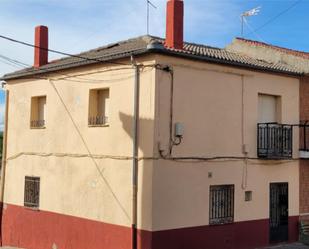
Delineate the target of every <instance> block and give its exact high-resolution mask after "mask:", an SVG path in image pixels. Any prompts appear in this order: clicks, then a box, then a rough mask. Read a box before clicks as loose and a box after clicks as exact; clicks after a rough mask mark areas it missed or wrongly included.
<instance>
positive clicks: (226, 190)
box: [209, 185, 234, 225]
mask: <svg viewBox="0 0 309 249" xmlns="http://www.w3.org/2000/svg"><path fill="white" fill-rule="evenodd" d="M233 221H234V185H217V186H210V195H209V224H210V225H219V224H226V223H232V222H233Z"/></svg>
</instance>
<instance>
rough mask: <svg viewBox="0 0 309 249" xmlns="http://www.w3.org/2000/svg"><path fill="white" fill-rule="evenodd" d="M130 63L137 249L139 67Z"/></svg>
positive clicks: (134, 241) (133, 222)
mask: <svg viewBox="0 0 309 249" xmlns="http://www.w3.org/2000/svg"><path fill="white" fill-rule="evenodd" d="M131 62H132V65H133V67H134V70H135V82H134V114H133V115H134V117H133V157H132V158H133V162H132V163H133V165H132V187H133V189H132V191H133V196H132V197H133V198H132V249H137V191H138V189H137V188H138V128H139V127H138V125H139V94H140V92H139V87H140V67H139V65H137V64H136V62H135V61H134V57H133V56H131Z"/></svg>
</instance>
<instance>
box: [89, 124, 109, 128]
mask: <svg viewBox="0 0 309 249" xmlns="http://www.w3.org/2000/svg"><path fill="white" fill-rule="evenodd" d="M88 127H89V128H93V127H109V124H102V125H88Z"/></svg>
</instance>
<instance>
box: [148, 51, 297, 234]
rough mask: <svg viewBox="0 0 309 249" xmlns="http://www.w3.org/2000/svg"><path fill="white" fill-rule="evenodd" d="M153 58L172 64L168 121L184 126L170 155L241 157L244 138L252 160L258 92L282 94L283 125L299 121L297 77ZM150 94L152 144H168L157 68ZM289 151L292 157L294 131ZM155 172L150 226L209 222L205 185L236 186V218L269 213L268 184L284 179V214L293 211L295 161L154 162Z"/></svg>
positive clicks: (165, 91)
mask: <svg viewBox="0 0 309 249" xmlns="http://www.w3.org/2000/svg"><path fill="white" fill-rule="evenodd" d="M157 62H159V63H163V64H168V65H173V69H174V79H175V80H174V122H181V123H182V124H183V125H184V137H183V142H182V144H181V145H179V146H175V147H174V149H173V156H174V157H194V156H195V157H216V156H219V157H220V156H223V157H231V156H236V157H242V156H244V155H243V153H242V147H243V146H242V144H243V143H244V144H246V150H247V151H248V152H249V154H248V157H251V158H255V157H257V152H256V134H257V131H256V127H257V122H258V120H257V118H258V94H259V93H263V94H272V95H277V96H281V102H282V106H281V121H282V123H287V124H297V123H298V121H299V80H298V79H295V78H290V77H285V76H279V75H271V74H267V73H259V72H254V71H248V70H239V69H234V68H231V67H230V68H228V67H223V66H216V65H210V64H207V63H200V62H193V61H189V60H181V59H172V58H168V57H164V56H158V59H157ZM156 91H157V92H156V93H157V96H158V97H157V99H156V100H157V102H156V117H157V119H156V139H155V143H157V144H158V143H159V144H160V147H161V148H167V144H168V127H169V126H168V125H169V122H168V118H169V112H168V110H169V109H168V106H169V93H170V78H169V76H168V75H167V74H166V73H164V72H157V89H156ZM242 93H243V94H244V98H242ZM242 99H243V100H242ZM242 108H243V110H244V115H242ZM242 120H243V121H242ZM242 127H243V129H242ZM242 130H243V132H242ZM242 137H243V139H242ZM242 140H243V142H242ZM293 149H294V157H295V158H297V157H298V155H297V151H298V136H297V129H296V128H295V130H294V148H293ZM153 171H154V172H153V230H164V229H174V228H180V227H190V226H201V225H208V224H209V200H208V196H209V186H210V185H220V184H235V217H234V218H235V221H236V222H237V221H245V220H255V219H266V218H268V217H269V204H268V199H269V184H270V183H271V182H288V183H289V215H290V216H293V215H298V213H299V206H298V195H299V193H298V192H299V186H298V162H297V161H289V162H283V161H280V162H275V161H268V162H266V161H262V160H248V161H247V162H246V161H245V160H228V159H227V160H217V161H208V162H196V161H186V162H184V161H168V160H159V161H156V162H155V163H154V168H153ZM209 173H212V177H211V178H209V177H208V174H209ZM246 190H249V191H253V200H252V201H251V202H245V201H244V199H245V193H244V192H245V191H246Z"/></svg>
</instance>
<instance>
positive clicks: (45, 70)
mask: <svg viewBox="0 0 309 249" xmlns="http://www.w3.org/2000/svg"><path fill="white" fill-rule="evenodd" d="M146 52H147V49H146V48H143V49H138V50H133V51H126V52H121V53H118V54H112V55H108V56H104V57H98V58H96V59H99V60H101V61H102V63H108V62H110V61H113V60H118V59H123V58H126V57H129V56H131V55H141V54H144V53H146ZM98 63H100V62H97V61H94V60H93V61H90V60H83V61H74V62H72V63H68V64H64V65H55V66H53V67H52V68H48V67H47V68H44V67H43V68H40V69H37V70H35V69H34V70H31V71H23V72H20V73H18V72H15V73H11V74H5V75H3V76H2V77H1V78H0V80H13V79H19V78H34V77H28V76H34V75H42V74H48V73H54V72H57V71H59V70H64V69H71V68H78V67H81V66H86V65H87V66H88V65H92V64H98ZM49 65H50V64H49Z"/></svg>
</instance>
